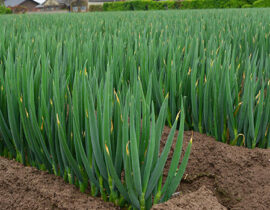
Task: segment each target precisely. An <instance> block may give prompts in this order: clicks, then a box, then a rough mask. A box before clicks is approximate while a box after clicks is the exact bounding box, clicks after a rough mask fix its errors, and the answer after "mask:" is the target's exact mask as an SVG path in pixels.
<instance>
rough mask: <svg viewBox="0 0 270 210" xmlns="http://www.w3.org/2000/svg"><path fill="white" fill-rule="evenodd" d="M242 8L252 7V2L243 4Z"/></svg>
mask: <svg viewBox="0 0 270 210" xmlns="http://www.w3.org/2000/svg"><path fill="white" fill-rule="evenodd" d="M242 8H252V4H244V5H243V6H242Z"/></svg>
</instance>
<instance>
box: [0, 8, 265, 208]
mask: <svg viewBox="0 0 270 210" xmlns="http://www.w3.org/2000/svg"><path fill="white" fill-rule="evenodd" d="M269 14H270V9H241V10H240V9H228V10H226V9H225V10H186V11H152V12H106V13H87V14H51V15H48V14H47V15H40V14H32V15H6V16H0V155H1V156H5V157H7V158H14V159H16V160H17V161H19V162H21V163H23V164H24V165H30V166H34V167H37V168H38V169H41V170H45V171H48V172H50V173H54V174H55V175H58V176H61V177H63V178H64V180H66V181H67V182H69V183H70V184H75V185H76V186H77V187H78V188H79V189H80V191H82V192H85V191H87V190H88V191H90V194H91V195H92V196H100V197H102V199H103V200H105V201H111V202H114V203H115V204H116V205H118V206H121V207H133V208H135V209H150V208H151V206H152V205H154V204H156V203H161V202H165V201H167V200H168V199H170V198H171V196H172V195H173V193H174V192H175V191H176V189H177V187H178V185H179V184H180V181H181V179H182V178H183V174H184V172H185V169H186V166H187V165H188V159H189V156H190V152H191V150H192V138H191V139H190V143H189V144H188V146H187V147H186V148H185V153H184V154H181V151H182V147H183V134H184V131H185V130H193V131H196V132H200V133H203V134H206V135H208V136H212V137H214V138H215V139H216V140H217V141H220V142H223V143H226V144H230V145H232V146H235V145H237V146H244V147H247V148H249V149H254V148H255V147H259V148H263V149H267V148H270V15H269ZM165 126H169V127H170V128H171V130H170V133H169V135H168V138H167V142H166V145H165V146H164V148H163V150H162V151H161V152H160V139H161V136H162V131H163V129H164V127H165ZM176 130H179V132H178V133H177V140H176V143H175V148H174V153H173V156H172V160H171V164H170V167H169V170H168V176H167V177H166V179H165V178H164V177H163V170H164V167H165V164H166V162H167V159H168V154H169V152H170V150H171V147H172V145H173V138H174V136H175V134H176Z"/></svg>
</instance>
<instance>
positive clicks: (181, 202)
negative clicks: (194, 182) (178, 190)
mask: <svg viewBox="0 0 270 210" xmlns="http://www.w3.org/2000/svg"><path fill="white" fill-rule="evenodd" d="M152 209H153V210H163V209H170V210H172V209H178V210H195V209H196V210H197V209H205V210H226V208H225V207H224V206H222V205H221V204H220V203H219V202H218V200H217V198H216V197H215V196H214V194H213V192H212V191H211V190H209V189H207V188H206V187H205V186H202V187H201V188H200V189H199V190H197V191H195V192H191V193H187V194H185V195H182V196H180V197H176V198H172V199H170V200H169V201H167V202H166V203H162V204H159V205H156V206H154V207H153V208H152Z"/></svg>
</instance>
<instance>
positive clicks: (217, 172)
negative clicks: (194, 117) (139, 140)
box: [0, 128, 270, 210]
mask: <svg viewBox="0 0 270 210" xmlns="http://www.w3.org/2000/svg"><path fill="white" fill-rule="evenodd" d="M169 131H170V130H169V128H165V130H164V133H163V136H162V141H161V142H162V146H164V145H165V143H166V139H167V137H168V135H169ZM191 135H192V132H191V131H188V132H185V134H184V146H183V148H184V149H185V148H186V146H187V143H188V141H189V139H190V137H191ZM172 152H173V151H171V154H170V157H169V161H168V163H167V165H166V170H165V175H166V174H167V172H168V169H169V163H170V159H171V157H172ZM177 192H178V193H177V194H178V195H177V196H174V197H173V198H172V199H171V200H169V201H168V202H166V203H163V204H159V205H156V206H154V207H153V209H156V210H158V209H170V210H171V209H172V210H173V209H179V210H180V209H185V210H186V209H190V210H191V209H194V210H199V209H207V210H208V209H213V210H219V209H220V210H223V209H237V210H238V209H245V210H249V209H256V210H257V209H270V150H263V149H257V148H256V149H253V150H249V149H246V148H243V147H236V146H229V145H226V144H223V143H220V142H217V141H215V140H214V139H213V138H211V137H208V136H206V135H203V134H199V133H196V132H194V136H193V145H192V151H191V155H190V159H189V163H188V167H187V170H186V173H185V175H184V178H183V180H182V182H181V184H180V186H179V188H178V189H177ZM0 209H117V207H115V206H114V205H113V204H111V203H106V202H103V201H102V200H101V199H99V198H94V197H91V196H89V195H87V194H83V193H80V192H79V190H78V189H77V188H75V187H74V186H71V185H69V184H67V183H65V182H64V181H63V179H62V178H60V177H56V176H54V175H51V174H48V173H46V172H43V171H38V170H37V169H35V168H32V167H25V166H23V165H21V164H19V163H17V162H15V161H14V160H7V159H4V158H2V157H0Z"/></svg>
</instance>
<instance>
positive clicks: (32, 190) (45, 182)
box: [0, 157, 117, 210]
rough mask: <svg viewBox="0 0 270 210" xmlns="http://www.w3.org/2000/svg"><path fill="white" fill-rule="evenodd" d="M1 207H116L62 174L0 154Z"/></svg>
mask: <svg viewBox="0 0 270 210" xmlns="http://www.w3.org/2000/svg"><path fill="white" fill-rule="evenodd" d="M0 209H1V210H2V209H3V210H8V209H10V210H15V209H25V210H26V209H27V210H30V209H31V210H32V209H99V210H100V209H117V208H116V207H115V206H114V205H113V204H111V203H106V202H103V201H102V200H101V199H100V198H96V197H91V196H89V195H87V194H84V193H80V192H79V190H78V189H77V188H76V187H75V186H72V185H69V184H67V183H65V182H64V180H63V179H62V178H60V177H56V176H54V175H52V174H48V173H46V172H43V171H38V170H37V169H35V168H32V167H25V166H23V165H21V164H19V163H17V162H16V161H14V160H7V159H5V158H2V157H0Z"/></svg>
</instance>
